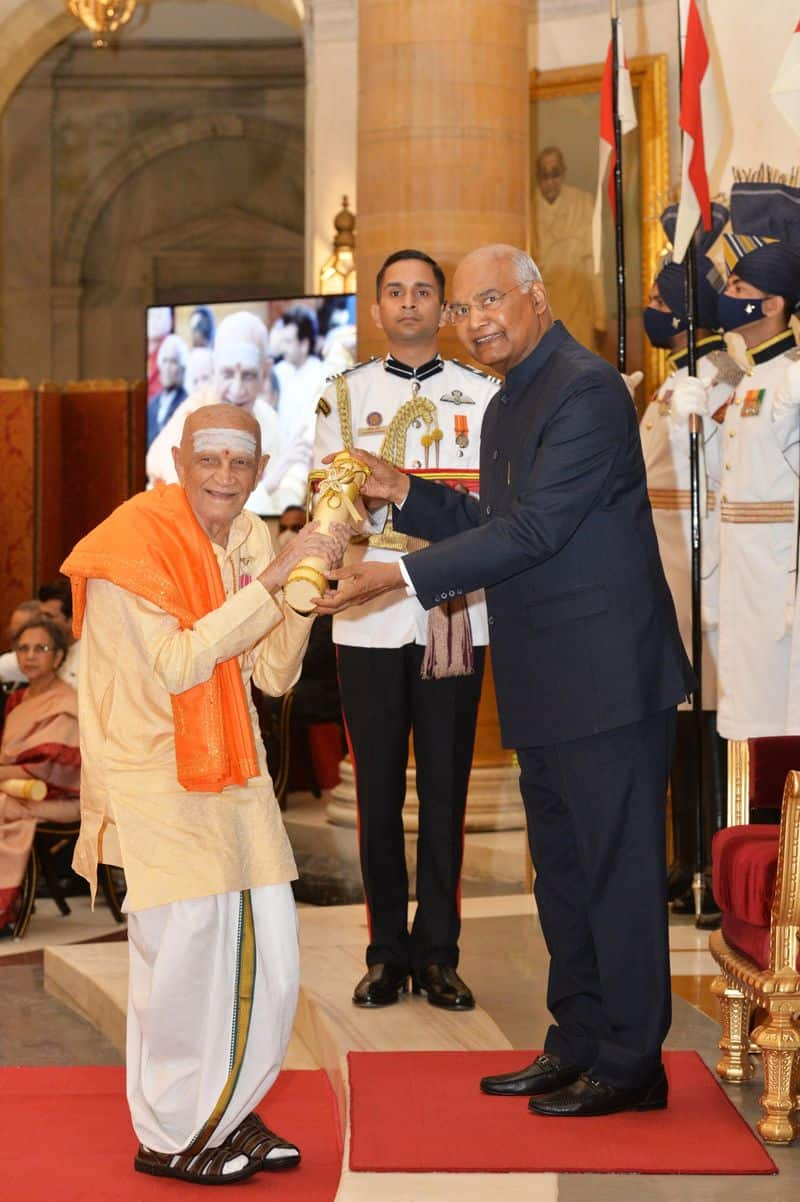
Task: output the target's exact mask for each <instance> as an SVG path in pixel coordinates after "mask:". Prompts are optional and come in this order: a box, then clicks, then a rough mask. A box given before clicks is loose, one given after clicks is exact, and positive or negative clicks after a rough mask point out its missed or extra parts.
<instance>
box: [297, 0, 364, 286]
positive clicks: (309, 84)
mask: <svg viewBox="0 0 800 1202" xmlns="http://www.w3.org/2000/svg"><path fill="white" fill-rule="evenodd" d="M304 39H305V51H306V265H305V272H306V289H307V290H308V292H309V293H314V292H318V291H319V270H320V267H321V266H322V264H323V263H324V262H325V260H326V259H327V257H328V255H329V254H330V253H331V242H332V240H333V235H334V233H335V231H334V228H333V219H334V217H335V216H336V214H337V213H338V212H339V210H340V208H341V207H342V197H343V196H347V197H348V199H349V201H350V208H351V209H354V210H355V211H356V212H357V197H356V108H357V91H358V52H357V40H358V13H357V0H312V3H309V2H308V0H306V24H305V29H304Z"/></svg>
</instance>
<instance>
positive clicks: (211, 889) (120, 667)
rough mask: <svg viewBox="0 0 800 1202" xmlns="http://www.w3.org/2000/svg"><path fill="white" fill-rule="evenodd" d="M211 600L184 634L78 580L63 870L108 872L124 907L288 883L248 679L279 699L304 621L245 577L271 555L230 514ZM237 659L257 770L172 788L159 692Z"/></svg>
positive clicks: (254, 529)
mask: <svg viewBox="0 0 800 1202" xmlns="http://www.w3.org/2000/svg"><path fill="white" fill-rule="evenodd" d="M212 546H213V547H214V553H215V555H216V557H217V562H218V564H219V567H220V572H221V575H222V581H223V584H224V587H225V595H226V600H225V602H224V603H223V604H222V605H221V606H220V607H219V609H216V610H213V611H212V612H211V613H209V614H206V616H205V617H203V618H200V619H199V620H198V621H197V622H196V623H195V625H194V628H193V629H192V630H181V629H180V627H179V625H178V622H177V619H175V618H173V617H171V616H170V615H169V614H167V613H165V612H164V611H163V610H160V609H158V608H157V607H156V606H154V605H152V604H151V603H150V602H147V601H144V600H142V599H141V598H139V597H136V596H134V595H133V594H132V593H129V592H127V591H126V590H124V589H121V588H119V587H117V586H116V585H113V584H110V583H108V582H107V581H104V580H90V581H89V582H88V589H87V601H86V615H85V620H84V626H83V636H82V639H81V660H80V685H79V690H78V694H79V714H80V733H81V755H82V765H83V767H82V776H81V818H82V823H81V835H80V839H79V840H78V845H77V848H76V851H75V859H74V866H75V868H76V870H77V871H78V872H80V873H81V875H82V876H85V877H86V879H87V880H88V881H89V882H90V884H91V886H92V890H93V893H94V889H95V887H96V872H97V863H98V862H105V863H111V864H121V865H122V866H123V868H124V869H125V878H126V881H127V886H128V895H127V899H126V908H127V909H129V910H132V911H136V910H142V909H147V908H149V907H150V906H159V905H164V904H166V903H169V902H174V901H180V900H184V899H187V898H197V897H206V896H209V895H211V894H216V893H228V892H236V891H240V890H242V889H249V888H256V887H258V886H260V885H275V884H279V883H281V882H286V881H290V880H293V879H294V878H295V877H296V875H297V871H296V868H295V863H294V857H293V855H292V851H291V847H290V846H289V841H288V839H287V837H286V832H285V830H284V827H283V822H282V819H281V816H280V811H279V809H278V804H277V802H276V800H275V792H274V790H273V787H272V781H271V780H270V777H269V774H268V772H267V766H266V757H265V754H264V748H263V745H262V743H261V737H260V734H259V727H258V718H257V715H256V712H255V709H254V708H253V705H252V701H251V700H250V687H249V686H250V678H251V676H252V678H253V680H254V681H255V683H256V685H257V686H258V688H260V689H262V690H263V691H264V692H266V693H269V694H271V695H273V696H280V695H281V694H282V693H285V692H286V691H287V689H289V688H291V686H292V685H293V684H294V683H295V681H296V680H297V678H298V676H299V675H300V668H301V664H302V659H303V655H304V653H305V649H306V645H307V642H308V636H309V634H310V631H311V624H312V621H313V618H306V617H301V616H300V615H298V614H296V613H294V611H292V610H290V609H288V608H286V609H284V608H282V607H281V604H280V603H279V602H276V601H275V600H274V599H273V598H272V597H271V596H270V594H269V593H267V591H266V590H265V589H264V587H263V585H261V584H259V582H258V581H257V580H256V579H255V577H257V576H258V575H259V574H260V573H261V572H262V571H263V570H264V568H265V567H266V566H267V564H268V562H269V561H270V560H271V559H272V558H273V550H272V544H271V541H270V538H269V534H268V532H267V529H266V527H265V526H264V524H263V522H261V521H260V519H258V518H257V517H255V516H254V515H252V514H249V513H247V512H244V513H242V514H241V515H240V516H239V517H238V518H237V519H236V520H235V522H234V524H233V527H232V529H231V533H230V537H229V540H228V546H227V548H224V549H223V548H222V547H219V546H217V545H216V544H212ZM233 656H238V659H239V666H240V668H241V672H242V680H243V682H244V686H245V693H246V696H247V700H248V708H249V712H250V722H251V725H252V728H253V736H254V739H255V744H256V749H257V752H258V762H259V767H260V769H261V774H260V775H259V776H258V777H254V778H252V779H251V780H249V781H248V782H247V783H246V784H245V785H242V786H230V787H228V788H227V789H224V790H223V791H222V792H221V793H195V792H188V791H187V790H186V789H184V788H183V786H182V785H180V784H179V783H178V778H177V767H176V761H175V738H174V725H173V717H172V708H171V703H170V694H171V693H181V692H184V691H185V690H186V689H189V688H192V687H193V686H194V685H196V684H199V683H201V682H202V681H205V680H208V679H209V677H210V676H211V673H212V671H213V669H214V666H215V664H217V663H220V662H221V661H223V660H226V659H230V658H232V657H233Z"/></svg>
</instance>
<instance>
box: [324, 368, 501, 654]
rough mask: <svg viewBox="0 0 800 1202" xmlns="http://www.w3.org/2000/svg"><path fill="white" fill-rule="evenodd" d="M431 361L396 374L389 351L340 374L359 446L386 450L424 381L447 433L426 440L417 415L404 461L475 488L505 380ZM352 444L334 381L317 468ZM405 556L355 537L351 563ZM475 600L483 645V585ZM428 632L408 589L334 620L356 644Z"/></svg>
mask: <svg viewBox="0 0 800 1202" xmlns="http://www.w3.org/2000/svg"><path fill="white" fill-rule="evenodd" d="M432 366H433V365H431V367H432ZM431 367H427V368H426V369H424V370H421V372H420V378H418V379H417V380H412V379H410V378H409V377H408V375H405V376H404V375H399V374H395V370H401V365H398V364H396V361H393V360H392V359H391V356H389V357H387V358H386V359H375V360H372V361H371V362H369V363H362V364H359V365H358V366H356V367H354V368H351V370H350V371H348V372H345V373H344V374H343V376H341V377H339V379H340V380H342V381H344V382H345V383H346V385H347V390H348V392H349V395H350V417H351V427H352V437H353V444H352V445H353V446H356V447H363V448H364V450H365V451H371V452H372V454H373V455H377V454H379V452H380V450H381V444H382V443H383V440H384V436H385V434H386V428H387V426H388V425H389V423H390V422H391V420H392V418H393V417H394V416H395V414H396V413H397V411H398V410H399V409H400V407H401V405H404V404H405V403H406V401H409V400H411V399H412V397H413V396H414V389H415V388H417V392H418V395H419V397H426V398H428V399H429V400H430V401H432V402H433V403H434V405H435V408H436V415H437V425H438V428H439V429H440V430H441V432H442V437H441V439H439V440H438V441H436V442H434V443H432V444H431V445H429V446H427V447H426V446H425V445H424V443H423V441H422V440H423V438H424V436H425V435H426V433H428V434H429V433H430V431H429V430H428V429H427V427H426V426H425V424H424V422H422V421H418V422H415V423H414V424H412V425H411V426H410V427H409V430H408V435H407V438H406V447H405V458H404V461H403V464H402V465H400V464H398V465H397V466H403V467H404V468H405V469H406V470H408V471H410V472H413V473H416V474H419V475H422V476H427V477H428V478H436V476H437V473H439V475H440V478H443V479H446V480H447V481H448V482H453V481H456V482H457V481H458V479H459V473H460V472H463V473H464V481H465V483H467V484H468V485H469V487H470V488H471V490H472V491H474V490H475V485H476V481H477V471H478V467H479V462H480V431H481V424H482V422H483V415H484V413H485V412H486V408H487V406H488V404H489V401H490V400H491V398H492V397H493V396H494V395H495V393H496V392H497V391H498V389H499V388H500V381H499V380H498V379H496V378H495V377H493V376H488V375H485V374H484V373H483V372H481V371H478V370H477V369H476V368H471V367H466V366H464V365H463V364H461V363H458V362H456V361H455V360H452V359H444V360H442V359H437V361H436V363H435V369H434V370H431ZM340 387H341V386H340ZM345 443H346V436H345V433H343V431H342V425H341V421H340V416H339V405H338V401H337V382H336V380H334V381H332V382H331V383H330V384H328V386H327V387H326V389H325V391H324V393H323V396H322V401H321V402H320V407H319V409H318V417H317V430H316V439H315V443H314V466H315V468H318V467H320V466H321V461H322V457H323V456H324V455H328V454H330V453H331V452H334V451H340V450H341V449H342V447H343V446H344V445H345ZM383 512H385V511H383ZM402 555H403V551H399V550H397V551H396V550H389V549H387V548H383V547H377V546H374V545H368V544H366V543H354V544H351V546H350V549H349V550H348V553H347V555H346V557H345V563H353V562H355V561H357V560H361V559H368V560H377V561H380V562H383V563H394V562H396V561H397V560H398V559H400V558H401V557H402ZM467 602H468V612H469V618H470V624H471V627H472V641H473V643H474V644H475V645H476V646H485V645H486V644H487V643H488V642H489V627H488V623H487V618H486V603H485V601H484V599H483V592H482V591H480V592H474V593H470V594H469V595H468V597H467ZM427 633H428V615H427V612H426V611H425V610H424V609H423V608H422V606H421V605H420V603H419V601H418V600H417V598H416V597H409V596H406V595H405V593H397V592H394V593H388V594H386V595H385V596H383V597H378V598H377V599H376V600H375V601H371V602H369V603H368V604H366V605H359V606H357V607H354V608H353V609H350V610H347V611H345V612H344V613H341V614H336V616H335V617H334V619H333V641H334V642H335V643H341V644H343V645H344V646H348V647H403V646H405V645H406V644H407V643H418V644H420V645H421V646H424V645H425V643H426V641H427Z"/></svg>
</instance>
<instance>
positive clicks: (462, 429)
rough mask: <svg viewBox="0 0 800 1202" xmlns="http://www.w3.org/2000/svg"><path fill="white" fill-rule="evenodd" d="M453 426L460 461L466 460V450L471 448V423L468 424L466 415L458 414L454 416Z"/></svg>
mask: <svg viewBox="0 0 800 1202" xmlns="http://www.w3.org/2000/svg"><path fill="white" fill-rule="evenodd" d="M453 426H454V429H455V436H456V446H457V447H458V448H459V450H458V457H459V459H463V458H464V450H465V448H466V447H468V446H469V423H468V422H467V415H466V413H456V414H454V416H453Z"/></svg>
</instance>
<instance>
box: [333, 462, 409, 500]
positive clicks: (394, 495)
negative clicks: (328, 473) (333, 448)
mask: <svg viewBox="0 0 800 1202" xmlns="http://www.w3.org/2000/svg"><path fill="white" fill-rule="evenodd" d="M350 454H351V455H352V456H353V458H354V459H360V460H361V462H362V463H365V464H366V465H367V467H368V468H369V470H370V475H369V476H368V477H367V479H366V480H365V481H364V484H363V486H362V489H361V496H362V497H363V498H364V502H365V504H366V505H367V508H368V509H379V508H380V507H381V506H382V505H385V504H386V502H387V501H391V502H393V503H394V504H400V503H402V502H403V501H405V499H406V497H407V496H408V489H409V479H408V476H407V475H406V473H405V472H401V471H400V469H399V468H396V467H394V466H393V465H392V464H391V463H387V462H386V460H385V459H381V457H380V456H379V455H373V454H371V453H370V452H369V451H364V450H362V449H361V447H353V449H352V451H351V452H350ZM333 458H334V456H333V455H326V456H325V458H324V459H323V460H322V462H323V463H332V462H333Z"/></svg>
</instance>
